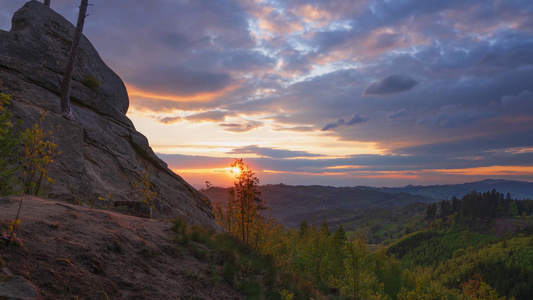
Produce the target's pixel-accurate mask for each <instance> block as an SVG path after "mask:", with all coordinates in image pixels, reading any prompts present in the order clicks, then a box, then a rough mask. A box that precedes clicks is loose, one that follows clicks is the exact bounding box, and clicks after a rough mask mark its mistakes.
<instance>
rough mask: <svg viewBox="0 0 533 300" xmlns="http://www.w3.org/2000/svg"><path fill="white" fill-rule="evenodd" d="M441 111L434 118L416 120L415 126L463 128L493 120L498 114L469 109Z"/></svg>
mask: <svg viewBox="0 0 533 300" xmlns="http://www.w3.org/2000/svg"><path fill="white" fill-rule="evenodd" d="M443 110H444V111H442V112H439V113H438V114H437V115H435V116H432V117H427V118H422V119H420V120H418V121H417V123H416V124H417V125H428V126H432V127H441V128H457V127H463V128H464V127H466V126H470V125H472V124H473V123H475V122H477V121H479V120H482V119H486V118H494V117H497V116H498V115H499V114H498V113H496V112H492V111H477V110H470V109H463V110H459V111H448V110H447V109H443Z"/></svg>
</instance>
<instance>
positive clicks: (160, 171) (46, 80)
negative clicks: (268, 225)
mask: <svg viewBox="0 0 533 300" xmlns="http://www.w3.org/2000/svg"><path fill="white" fill-rule="evenodd" d="M73 33H74V26H73V25H72V24H70V23H69V22H68V21H67V20H66V19H64V18H63V17H62V16H60V15H59V14H57V13H55V12H54V11H53V10H52V9H50V8H48V7H46V6H44V5H43V4H41V3H40V2H37V1H30V2H28V3H26V4H25V5H24V6H23V7H22V8H21V9H20V10H18V11H17V12H16V13H15V14H14V16H13V19H12V28H11V30H10V31H9V32H6V31H1V30H0V92H2V93H5V94H9V95H11V96H12V101H11V110H12V113H13V116H14V117H15V118H16V119H21V120H23V124H24V126H30V125H31V124H34V123H36V122H37V121H38V119H39V117H40V116H41V114H42V113H43V112H45V113H46V116H45V120H44V126H45V128H47V129H51V130H53V131H54V132H55V134H54V135H55V136H56V137H57V144H58V148H59V150H60V151H61V155H60V156H58V157H57V158H56V160H55V162H54V164H53V165H52V167H51V170H50V172H49V175H50V177H52V178H53V179H55V183H54V184H52V185H50V186H49V187H48V193H49V196H50V197H51V198H60V199H65V200H69V201H88V202H98V201H97V199H98V197H99V196H105V195H107V194H111V199H112V200H114V201H140V194H139V192H138V191H136V190H135V188H134V184H135V183H136V182H140V181H141V176H142V172H143V170H144V171H146V172H148V173H149V181H150V182H151V183H152V185H153V189H154V191H157V198H156V202H155V208H156V209H155V210H154V217H183V218H184V219H186V220H187V221H188V222H189V223H192V224H203V225H206V226H207V227H208V228H211V229H214V230H216V231H219V230H220V227H219V226H218V225H217V224H216V223H215V222H214V220H213V215H212V213H211V210H210V207H209V202H208V201H207V199H206V198H205V197H204V196H203V195H201V194H200V193H199V192H198V191H196V190H195V189H194V188H192V187H191V186H190V185H189V184H188V183H187V182H185V181H184V180H183V179H182V178H181V177H180V176H178V175H176V174H175V173H173V172H172V171H171V170H170V169H168V167H167V165H166V163H164V162H163V161H162V160H160V159H159V158H158V157H157V156H156V155H155V154H154V152H153V151H152V149H151V148H150V146H149V144H148V140H147V139H146V137H144V136H143V135H142V134H141V133H139V132H138V131H136V130H135V127H134V126H133V123H132V122H131V121H130V120H129V119H128V118H127V117H126V111H127V109H128V105H129V100H128V95H127V91H126V88H125V86H124V84H123V82H122V80H121V79H120V78H119V77H118V75H117V74H115V73H114V72H113V71H112V70H111V69H110V68H109V67H108V66H107V65H106V64H105V63H104V62H103V61H102V59H101V58H100V56H99V55H98V52H97V51H96V50H95V49H94V47H93V46H92V45H91V43H90V42H89V40H88V39H87V38H85V37H82V40H81V46H80V52H79V54H78V59H77V61H76V65H75V72H74V75H73V81H72V86H71V104H72V111H73V114H74V117H75V121H74V122H72V121H69V120H66V119H64V118H62V117H60V109H59V103H60V90H61V89H60V83H61V79H62V76H63V70H64V68H65V65H66V61H67V57H68V53H69V51H70V45H71V40H72V36H73ZM90 78H93V79H96V80H97V81H98V82H99V83H100V85H99V86H98V87H95V86H94V85H91V84H89V81H88V79H90ZM58 126H59V131H57V127H58Z"/></svg>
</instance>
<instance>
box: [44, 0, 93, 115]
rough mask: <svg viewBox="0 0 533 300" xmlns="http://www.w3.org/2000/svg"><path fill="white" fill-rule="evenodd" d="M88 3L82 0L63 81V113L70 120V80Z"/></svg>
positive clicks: (86, 0)
mask: <svg viewBox="0 0 533 300" xmlns="http://www.w3.org/2000/svg"><path fill="white" fill-rule="evenodd" d="M45 4H46V3H45ZM48 4H49V3H48ZM88 5H89V4H88V0H81V3H80V11H79V13H78V22H77V24H76V30H75V31H74V38H73V40H72V47H71V48H70V54H69V56H68V60H67V66H66V68H65V73H64V74H63V81H62V82H61V115H62V116H63V117H65V118H67V119H69V120H73V119H74V115H73V114H72V110H71V108H70V82H71V81H72V73H73V72H74V63H75V61H76V56H77V55H78V51H79V48H80V40H81V32H82V31H83V24H84V23H85V17H86V13H87V6H88Z"/></svg>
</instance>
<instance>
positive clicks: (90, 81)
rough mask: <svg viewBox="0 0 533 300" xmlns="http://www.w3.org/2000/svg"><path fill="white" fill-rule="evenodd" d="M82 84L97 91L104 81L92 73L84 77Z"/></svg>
mask: <svg viewBox="0 0 533 300" xmlns="http://www.w3.org/2000/svg"><path fill="white" fill-rule="evenodd" d="M82 84H83V85H84V86H86V87H88V88H90V89H91V90H93V91H95V92H96V90H98V88H99V87H100V85H101V84H102V83H101V82H100V81H99V80H98V79H96V77H94V76H92V75H91V76H85V78H83V81H82Z"/></svg>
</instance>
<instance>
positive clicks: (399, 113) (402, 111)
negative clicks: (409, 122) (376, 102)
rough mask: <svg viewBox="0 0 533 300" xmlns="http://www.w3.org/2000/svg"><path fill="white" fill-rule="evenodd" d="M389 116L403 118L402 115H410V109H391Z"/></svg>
mask: <svg viewBox="0 0 533 300" xmlns="http://www.w3.org/2000/svg"><path fill="white" fill-rule="evenodd" d="M386 114H387V117H388V118H390V119H396V118H401V117H405V116H408V115H409V111H407V109H405V108H401V109H399V110H397V111H390V112H387V113H386Z"/></svg>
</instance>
